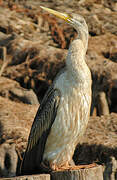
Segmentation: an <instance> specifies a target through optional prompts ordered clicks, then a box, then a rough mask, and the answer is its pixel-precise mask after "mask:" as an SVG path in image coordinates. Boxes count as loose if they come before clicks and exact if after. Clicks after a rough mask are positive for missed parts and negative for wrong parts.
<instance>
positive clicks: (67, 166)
mask: <svg viewBox="0 0 117 180" xmlns="http://www.w3.org/2000/svg"><path fill="white" fill-rule="evenodd" d="M95 166H96V164H95V163H93V164H87V165H77V166H76V165H75V164H74V162H68V161H66V162H65V163H63V164H61V165H56V164H51V165H50V167H51V169H52V170H54V171H64V170H78V169H85V168H92V167H95Z"/></svg>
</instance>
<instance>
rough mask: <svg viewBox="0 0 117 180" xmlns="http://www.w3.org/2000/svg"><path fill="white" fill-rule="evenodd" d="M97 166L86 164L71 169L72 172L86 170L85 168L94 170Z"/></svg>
mask: <svg viewBox="0 0 117 180" xmlns="http://www.w3.org/2000/svg"><path fill="white" fill-rule="evenodd" d="M95 166H96V164H95V163H93V164H84V165H77V166H76V165H74V166H72V167H71V168H70V170H78V169H85V168H92V167H95Z"/></svg>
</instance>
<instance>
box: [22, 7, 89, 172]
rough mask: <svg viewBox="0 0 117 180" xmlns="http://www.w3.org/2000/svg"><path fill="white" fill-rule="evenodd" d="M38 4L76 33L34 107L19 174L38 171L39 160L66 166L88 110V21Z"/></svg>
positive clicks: (56, 168) (67, 166)
mask: <svg viewBox="0 0 117 180" xmlns="http://www.w3.org/2000/svg"><path fill="white" fill-rule="evenodd" d="M41 8H43V9H44V10H46V11H48V12H49V13H52V14H54V15H55V16H57V17H59V18H61V19H63V20H64V21H66V22H67V23H68V24H70V25H71V26H73V27H74V28H75V29H76V31H77V32H78V37H77V38H76V39H75V40H74V41H73V42H72V43H71V45H70V47H69V50H68V55H67V58H66V67H65V68H64V69H62V70H61V71H60V72H59V73H58V75H57V76H56V78H55V80H54V82H53V84H52V85H51V86H50V88H49V89H48V91H47V92H46V94H45V96H44V98H43V100H42V103H41V104H40V107H39V109H38V111H37V114H36V117H35V119H34V122H33V124H32V128H31V131H30V135H29V139H28V145H27V149H26V152H25V156H24V159H23V162H22V166H21V173H22V174H30V173H31V172H36V173H38V171H39V169H40V167H41V165H42V164H43V165H44V164H45V165H46V166H47V164H48V165H49V167H50V168H51V169H52V170H59V169H61V168H63V167H64V168H65V169H67V168H68V169H69V167H71V162H72V156H73V154H74V150H75V147H76V145H77V144H78V142H79V140H80V138H81V136H82V135H83V133H84V131H85V129H86V126H87V123H88V119H89V114H90V105H91V73H90V70H89V68H88V66H87V64H86V62H85V55H86V51H87V46H88V27H87V24H86V22H85V20H84V18H83V17H82V16H81V15H77V14H66V13H60V12H57V11H54V10H52V9H49V8H45V7H41Z"/></svg>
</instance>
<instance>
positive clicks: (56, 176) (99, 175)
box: [51, 166, 103, 180]
mask: <svg viewBox="0 0 117 180" xmlns="http://www.w3.org/2000/svg"><path fill="white" fill-rule="evenodd" d="M60 179H61V180H103V172H102V166H96V167H93V168H87V169H79V170H70V171H59V172H52V173H51V180H60Z"/></svg>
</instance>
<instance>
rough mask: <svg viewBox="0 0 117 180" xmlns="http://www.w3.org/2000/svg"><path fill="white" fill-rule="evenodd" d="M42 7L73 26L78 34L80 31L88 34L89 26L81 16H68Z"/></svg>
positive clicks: (72, 14)
mask: <svg viewBox="0 0 117 180" xmlns="http://www.w3.org/2000/svg"><path fill="white" fill-rule="evenodd" d="M40 7H41V8H42V9H44V10H45V11H47V12H49V13H51V14H53V15H55V16H57V17H58V18H60V19H63V20H64V21H65V22H67V23H68V24H70V25H71V26H73V27H74V28H75V29H76V30H77V32H79V30H82V31H83V32H85V33H86V34H88V26H87V24H86V21H85V19H84V18H83V17H82V16H81V15H79V14H74V13H71V14H66V13H61V12H58V11H55V10H53V9H50V8H46V7H43V6H40Z"/></svg>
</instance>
